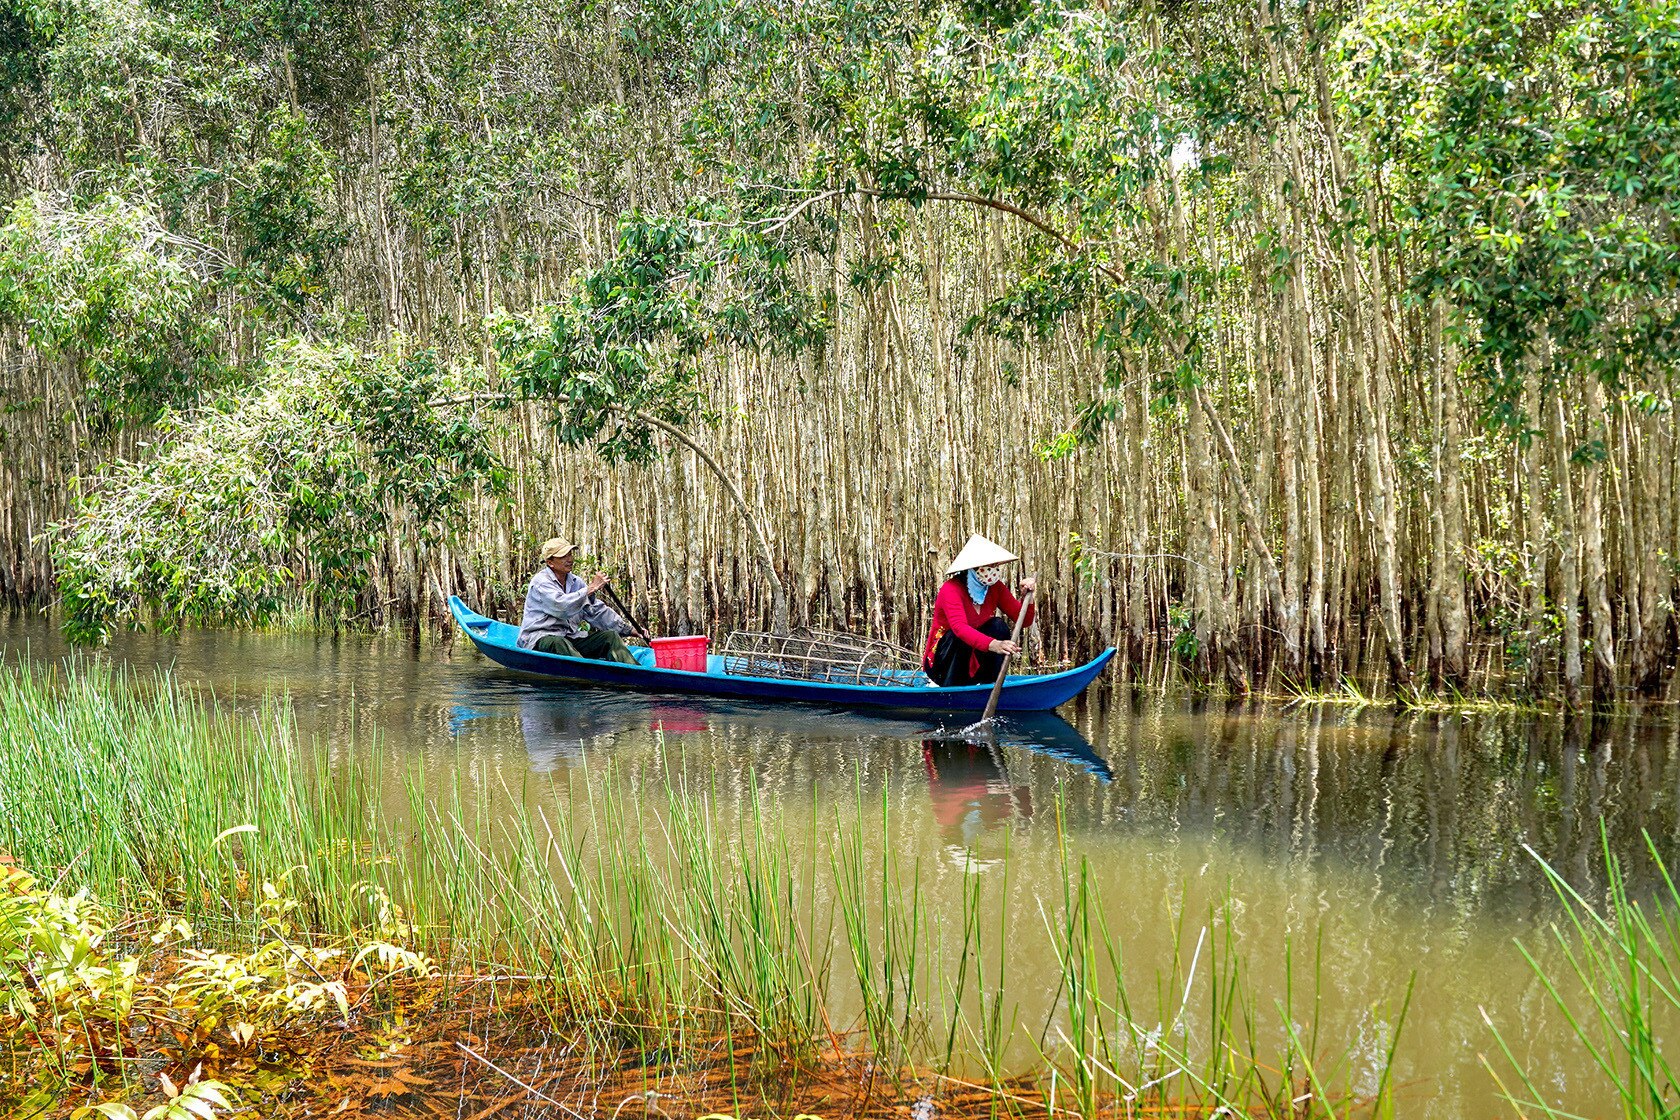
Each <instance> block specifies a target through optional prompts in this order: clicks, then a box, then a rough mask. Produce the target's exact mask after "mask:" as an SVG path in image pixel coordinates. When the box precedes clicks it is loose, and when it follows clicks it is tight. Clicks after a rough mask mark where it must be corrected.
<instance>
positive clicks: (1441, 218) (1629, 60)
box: [1341, 0, 1680, 431]
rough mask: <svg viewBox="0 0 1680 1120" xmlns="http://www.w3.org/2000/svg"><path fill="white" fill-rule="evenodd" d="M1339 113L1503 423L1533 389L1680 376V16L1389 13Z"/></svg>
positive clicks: (1347, 45) (1369, 27)
mask: <svg viewBox="0 0 1680 1120" xmlns="http://www.w3.org/2000/svg"><path fill="white" fill-rule="evenodd" d="M1341 56H1342V63H1343V65H1344V67H1345V69H1346V72H1347V76H1348V80H1347V83H1346V91H1345V98H1344V101H1343V105H1344V107H1345V109H1346V111H1347V112H1348V113H1349V114H1350V116H1351V117H1352V118H1353V120H1354V121H1355V122H1356V123H1357V124H1358V125H1359V126H1360V128H1361V129H1362V130H1364V132H1365V134H1366V136H1367V141H1366V143H1367V145H1368V148H1369V152H1368V154H1367V157H1366V164H1367V165H1368V166H1370V167H1373V168H1377V169H1381V171H1382V173H1383V174H1384V175H1385V177H1387V178H1388V180H1389V186H1390V189H1393V190H1396V191H1397V193H1398V194H1399V196H1400V198H1401V199H1402V200H1403V201H1404V202H1405V204H1406V209H1405V210H1404V212H1403V213H1402V215H1401V217H1402V218H1403V223H1404V225H1403V232H1404V234H1405V235H1406V237H1407V238H1408V239H1409V240H1410V241H1411V242H1413V243H1415V244H1416V245H1417V247H1418V249H1419V250H1420V252H1421V253H1422V255H1423V258H1424V260H1425V262H1426V267H1425V268H1424V269H1423V270H1422V271H1421V272H1420V274H1419V275H1418V277H1417V279H1416V286H1417V288H1418V290H1419V291H1420V292H1421V293H1424V294H1426V295H1436V294H1438V295H1440V296H1443V297H1445V298H1446V299H1447V300H1449V301H1450V303H1451V304H1452V306H1453V307H1454V308H1455V309H1456V310H1457V312H1458V319H1459V325H1460V333H1461V335H1462V337H1463V340H1464V341H1465V342H1466V344H1467V345H1468V347H1469V349H1470V353H1471V355H1472V357H1473V360H1474V365H1473V370H1474V373H1475V375H1476V377H1477V378H1478V380H1479V382H1480V384H1481V386H1482V390H1483V394H1484V408H1485V412H1486V415H1487V416H1488V418H1489V419H1490V420H1492V421H1495V422H1497V423H1499V424H1502V425H1505V426H1507V427H1509V428H1511V429H1513V430H1517V431H1521V430H1523V429H1524V428H1525V427H1527V426H1529V425H1531V424H1532V423H1533V421H1532V419H1530V418H1528V417H1525V416H1524V414H1523V404H1522V396H1523V380H1524V374H1525V372H1527V371H1529V370H1534V369H1538V370H1539V372H1540V375H1541V377H1542V379H1543V382H1544V383H1545V384H1547V385H1548V386H1549V385H1551V384H1555V383H1556V382H1557V381H1559V380H1560V379H1562V378H1565V377H1569V376H1572V375H1577V374H1578V375H1585V376H1591V377H1597V378H1600V379H1602V380H1604V381H1605V382H1606V383H1609V384H1611V385H1616V386H1621V385H1628V384H1631V383H1634V382H1636V381H1638V380H1641V379H1646V378H1651V379H1656V380H1657V381H1659V382H1664V381H1666V378H1667V376H1668V371H1669V370H1671V369H1672V367H1673V364H1674V362H1675V360H1676V359H1677V358H1680V315H1677V313H1676V310H1675V306H1674V302H1673V294H1674V292H1675V290H1676V287H1677V286H1680V257H1677V256H1676V254H1675V253H1674V251H1673V243H1674V235H1673V229H1674V222H1675V219H1676V218H1677V217H1680V7H1677V6H1676V5H1675V4H1674V3H1673V2H1672V0H1617V2H1614V3H1607V4H1599V3H1590V2H1582V0H1523V2H1521V3H1506V2H1504V0H1455V2H1453V3H1449V4H1433V3H1430V4H1424V3H1414V2H1413V0H1386V2H1384V3H1380V4H1376V5H1373V6H1372V7H1370V8H1368V9H1366V11H1365V12H1364V14H1363V15H1362V17H1361V18H1360V19H1359V20H1358V21H1356V22H1355V23H1354V24H1351V25H1350V26H1349V27H1348V29H1347V31H1346V32H1345V33H1344V36H1343V40H1342V44H1341Z"/></svg>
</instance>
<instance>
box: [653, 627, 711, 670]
mask: <svg viewBox="0 0 1680 1120" xmlns="http://www.w3.org/2000/svg"><path fill="white" fill-rule="evenodd" d="M652 644H653V663H654V664H655V665H657V666H659V667H660V668H661V669H681V670H683V671H684V672H687V673H704V672H705V671H706V649H707V647H708V646H710V645H711V644H712V640H711V639H710V638H708V637H706V636H705V635H704V634H702V635H700V636H699V637H693V638H655V639H653V643H652Z"/></svg>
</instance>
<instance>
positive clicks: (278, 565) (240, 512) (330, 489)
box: [53, 339, 505, 641]
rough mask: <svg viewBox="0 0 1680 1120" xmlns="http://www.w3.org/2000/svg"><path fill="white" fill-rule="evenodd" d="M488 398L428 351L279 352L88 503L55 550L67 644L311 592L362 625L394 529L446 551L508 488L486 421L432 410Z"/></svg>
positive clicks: (267, 609)
mask: <svg viewBox="0 0 1680 1120" xmlns="http://www.w3.org/2000/svg"><path fill="white" fill-rule="evenodd" d="M475 387H478V382H477V381H475V380H474V379H473V376H472V375H471V374H463V373H462V372H461V371H458V370H454V369H451V368H449V367H445V366H443V365H441V364H440V363H439V362H438V361H437V360H436V358H435V356H434V355H433V354H431V353H430V352H427V351H421V352H418V353H412V354H410V353H404V352H403V351H402V350H401V349H400V348H399V347H398V346H393V347H392V348H390V349H387V350H384V351H380V352H378V353H375V354H363V353H358V352H356V351H353V350H350V349H348V348H345V347H321V346H317V345H314V344H311V343H306V342H303V341H300V340H296V339H292V340H285V341H282V342H279V343H276V344H275V345H274V346H273V348H272V349H271V351H270V354H269V356H268V359H267V361H266V363H265V364H264V366H263V368H262V370H261V371H260V373H259V374H258V376H257V377H256V378H255V383H254V385H253V387H252V388H250V389H247V390H242V391H239V392H234V393H229V394H226V395H224V396H223V397H221V398H220V399H218V400H217V401H215V402H213V403H212V404H211V405H210V406H208V407H205V408H202V409H199V410H197V411H195V412H192V413H190V414H176V413H171V414H169V415H167V416H165V417H164V419H163V421H162V423H161V425H160V427H161V431H162V434H163V436H164V439H165V443H164V445H163V447H162V448H161V450H160V451H159V452H158V453H156V454H154V455H152V456H149V457H146V458H142V459H139V460H136V461H131V462H119V463H114V464H112V465H111V466H110V467H109V468H107V469H106V470H105V471H104V472H103V474H102V475H101V476H100V477H99V478H98V479H97V480H96V481H95V482H94V483H93V484H92V485H90V486H89V487H88V488H87V489H86V490H85V491H83V492H82V494H81V495H80V496H79V498H78V500H77V502H76V507H75V516H74V519H73V520H72V521H70V522H67V523H65V524H63V525H60V526H58V527H57V528H56V530H55V536H54V542H53V549H54V559H55V561H56V563H57V565H58V578H59V591H60V594H61V595H62V597H63V601H64V609H65V629H66V632H67V633H68V634H70V635H71V636H72V637H73V638H76V639H78V640H83V641H97V640H100V639H102V638H103V637H105V636H107V635H108V634H109V633H110V632H111V631H112V630H113V629H115V628H118V627H122V626H136V625H140V624H142V623H144V622H145V621H146V620H147V619H148V618H151V617H155V618H156V619H157V621H158V622H159V623H160V624H162V625H166V626H169V625H175V624H177V623H179V622H180V621H183V620H192V621H195V622H205V623H209V622H224V623H233V624H256V623H261V622H263V621H266V620H267V619H268V618H270V617H272V616H273V615H274V614H275V612H276V611H278V610H279V609H280V607H281V606H282V605H283V604H284V602H285V601H286V599H287V598H288V597H289V596H290V595H293V594H296V593H297V592H299V591H303V592H305V593H307V594H309V595H312V596H313V597H314V599H315V601H316V602H317V603H318V605H319V606H321V607H322V608H323V609H324V610H325V611H326V612H328V613H329V614H334V615H338V614H343V613H345V612H347V611H350V610H352V609H353V608H354V605H355V601H356V597H357V595H358V594H359V593H360V592H361V590H362V588H363V587H365V586H366V583H367V580H368V578H369V576H370V574H371V571H370V565H371V564H372V562H373V561H374V559H375V557H376V555H377V553H378V550H379V548H380V547H381V545H382V543H383V541H384V537H385V532H386V529H387V527H388V525H389V524H390V523H391V521H392V519H396V518H402V519H405V520H407V521H408V522H409V523H410V524H412V525H413V528H414V533H415V534H416V536H417V537H418V538H419V539H420V540H422V541H436V540H439V539H442V538H443V536H444V535H445V534H446V533H447V532H448V528H449V518H450V514H451V513H452V512H453V511H454V510H455V509H456V508H457V507H458V506H459V505H460V503H462V502H463V501H465V500H466V499H467V497H468V496H470V495H471V494H472V493H474V492H475V491H476V490H478V489H479V488H484V489H487V490H490V491H492V492H494V491H498V490H499V489H500V488H501V487H502V486H503V484H504V482H505V476H504V472H503V468H502V467H501V465H500V464H499V463H498V462H497V461H496V459H495V458H494V456H493V455H492V454H491V452H490V450H489V443H488V431H489V429H488V426H487V424H486V423H485V421H484V420H483V419H482V418H480V417H479V415H478V414H477V413H475V412H474V411H473V410H471V409H463V408H457V407H454V406H452V405H448V404H434V402H438V401H442V400H444V399H446V398H449V397H451V396H453V395H456V394H458V393H461V392H463V391H468V392H470V391H471V390H472V389H473V388H475Z"/></svg>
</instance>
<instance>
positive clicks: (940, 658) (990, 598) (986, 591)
mask: <svg viewBox="0 0 1680 1120" xmlns="http://www.w3.org/2000/svg"><path fill="white" fill-rule="evenodd" d="M1019 559H1020V557H1018V556H1016V555H1015V554H1014V553H1011V552H1007V551H1005V550H1004V549H1003V548H1002V547H1000V546H998V545H995V544H993V543H992V542H991V541H989V540H987V539H986V538H985V537H982V536H980V535H979V534H978V533H976V534H975V535H974V536H972V537H970V538H968V543H967V544H965V545H963V549H962V551H961V552H959V553H957V558H956V559H955V560H952V561H951V566H950V567H948V568H946V569H945V576H946V579H945V583H944V584H943V585H942V586H941V587H940V588H939V594H938V596H936V597H935V598H934V601H933V626H932V628H931V629H930V630H929V631H928V639H927V646H926V647H925V648H924V649H923V650H922V668H923V669H925V670H926V671H927V675H928V680H930V681H932V682H933V683H934V684H936V685H939V686H941V687H944V688H950V687H952V686H954V685H964V684H991V683H992V682H993V681H994V680H996V679H997V675H998V670H999V669H1000V668H1001V667H1002V665H1003V657H1004V655H1005V654H1013V653H1019V652H1020V647H1019V646H1018V645H1016V643H1014V642H1012V641H1010V633H1011V631H1010V626H1011V624H1012V623H1013V622H1014V621H1015V619H1016V618H1017V617H1018V616H1019V615H1020V613H1021V603H1020V601H1019V600H1018V599H1016V598H1015V596H1014V594H1012V593H1011V592H1010V590H1009V586H1008V584H1006V583H1004V581H1003V565H1005V564H1010V563H1013V562H1015V561H1016V560H1019ZM1033 587H1034V583H1033V580H1032V579H1031V578H1030V577H1029V578H1027V579H1023V580H1022V581H1021V592H1022V594H1025V593H1027V592H1029V591H1031V590H1032V589H1033ZM1000 611H1001V612H1002V615H1001V617H1000V615H999V612H1000ZM1033 616H1034V611H1033V608H1032V607H1030V606H1029V607H1028V608H1027V616H1026V618H1025V619H1023V620H1022V623H1021V625H1022V628H1023V629H1025V628H1026V627H1028V626H1031V625H1032V623H1033Z"/></svg>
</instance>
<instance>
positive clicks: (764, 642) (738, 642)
mask: <svg viewBox="0 0 1680 1120" xmlns="http://www.w3.org/2000/svg"><path fill="white" fill-rule="evenodd" d="M723 671H724V672H725V673H729V674H731V675H734V676H743V677H777V678H781V679H784V680H797V681H817V682H820V683H824V684H851V685H898V686H903V685H921V684H925V683H926V682H927V677H926V676H925V675H924V674H923V673H922V666H921V659H920V658H918V657H917V656H916V655H915V654H914V653H913V652H911V651H910V650H907V649H905V648H904V647H903V646H896V645H893V644H892V643H891V642H882V641H876V640H875V639H873V638H860V637H857V636H856V635H853V634H841V633H836V632H834V631H829V630H811V629H805V628H801V629H799V630H795V631H794V632H793V633H791V634H768V633H764V632H762V631H758V630H737V631H735V632H734V633H733V634H730V635H729V636H728V637H726V638H725V639H724V640H723Z"/></svg>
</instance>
